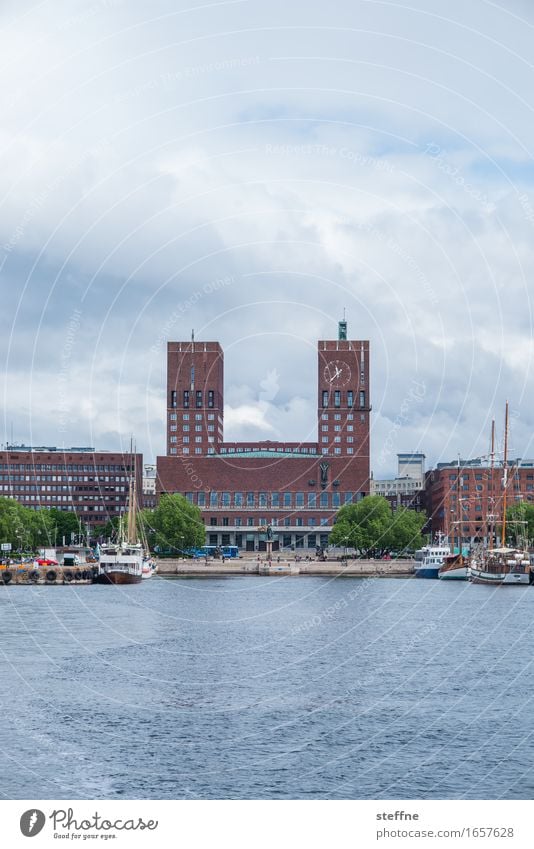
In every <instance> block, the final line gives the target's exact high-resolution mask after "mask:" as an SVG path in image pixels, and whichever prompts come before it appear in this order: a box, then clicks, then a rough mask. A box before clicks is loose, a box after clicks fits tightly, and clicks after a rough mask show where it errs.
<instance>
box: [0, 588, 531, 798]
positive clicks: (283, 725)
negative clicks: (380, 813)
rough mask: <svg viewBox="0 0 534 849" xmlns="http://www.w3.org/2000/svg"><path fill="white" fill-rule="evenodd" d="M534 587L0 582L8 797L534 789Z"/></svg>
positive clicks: (3, 767)
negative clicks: (26, 584) (0, 584)
mask: <svg viewBox="0 0 534 849" xmlns="http://www.w3.org/2000/svg"><path fill="white" fill-rule="evenodd" d="M533 618H534V588H529V587H511V588H491V587H485V586H474V585H471V584H469V583H462V582H460V583H456V582H451V583H448V582H443V581H415V580H412V579H388V578H381V579H357V578H347V579H339V578H338V579H336V580H332V579H328V578H306V579H294V578H290V577H283V578H274V577H271V578H263V577H256V576H251V577H234V578H213V579H201V578H195V579H163V578H154V579H152V580H151V581H146V582H143V584H142V585H134V586H124V587H104V586H79V587H73V586H65V587H46V586H36V587H1V588H0V622H1V634H2V638H1V643H0V648H1V651H0V660H1V669H0V697H1V705H2V722H1V723H0V792H1V794H2V796H3V797H4V798H9V799H22V798H23V799H38V798H42V799H79V798H90V799H93V798H97V799H116V798H134V799H135V798H141V799H145V798H151V799H184V798H185V799H197V798H224V799H228V798H240V799H246V798H276V799H288V798H300V799H308V798H314V799H343V798H360V799H365V798H429V799H430V798H432V799H433V798H481V799H491V798H505V799H513V798H517V799H530V798H532V795H533V793H534V731H533V723H532V719H531V717H532V709H533V698H534V669H533V647H532V637H531V635H532V622H533Z"/></svg>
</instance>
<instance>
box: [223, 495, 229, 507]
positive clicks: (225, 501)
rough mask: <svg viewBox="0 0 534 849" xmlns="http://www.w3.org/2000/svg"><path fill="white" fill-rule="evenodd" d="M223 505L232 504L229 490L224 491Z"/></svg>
mask: <svg viewBox="0 0 534 849" xmlns="http://www.w3.org/2000/svg"><path fill="white" fill-rule="evenodd" d="M222 506H223V507H229V506H230V493H229V492H223V494H222Z"/></svg>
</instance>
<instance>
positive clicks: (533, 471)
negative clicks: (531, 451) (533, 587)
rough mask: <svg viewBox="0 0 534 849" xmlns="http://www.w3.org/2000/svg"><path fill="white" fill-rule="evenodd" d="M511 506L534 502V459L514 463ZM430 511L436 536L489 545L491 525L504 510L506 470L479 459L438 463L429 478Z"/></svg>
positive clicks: (509, 494)
mask: <svg viewBox="0 0 534 849" xmlns="http://www.w3.org/2000/svg"><path fill="white" fill-rule="evenodd" d="M507 478H508V485H507V496H506V497H507V504H508V506H511V505H512V504H518V503H529V502H534V460H516V461H510V462H509V465H508V475H507ZM425 488H426V496H427V509H428V514H429V516H430V519H431V528H432V533H433V534H435V533H437V532H438V531H441V532H442V533H444V534H446V535H449V537H450V538H451V539H452V537H453V536H454V537H455V538H457V537H458V528H460V536H461V537H462V541H463V542H464V543H474V542H484V543H487V541H488V535H489V533H490V531H489V529H490V527H491V525H492V524H493V525H495V524H498V523H499V522H500V521H501V518H502V510H503V496H504V486H503V469H502V468H500V467H494V468H493V469H492V468H491V466H489V465H488V464H487V462H485V461H483V460H480V459H476V460H460V464H459V467H458V461H456V462H453V463H438V465H437V467H436V469H434V470H433V471H431V472H428V473H427V475H426V484H425Z"/></svg>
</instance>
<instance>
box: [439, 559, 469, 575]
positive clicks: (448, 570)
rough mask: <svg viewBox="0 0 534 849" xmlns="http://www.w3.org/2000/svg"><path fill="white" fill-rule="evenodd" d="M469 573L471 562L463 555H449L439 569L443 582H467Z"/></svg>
mask: <svg viewBox="0 0 534 849" xmlns="http://www.w3.org/2000/svg"><path fill="white" fill-rule="evenodd" d="M469 571H470V567H469V561H468V560H466V558H465V557H464V555H463V554H462V553H460V554H447V556H446V557H445V558H444V560H443V563H442V565H441V566H440V567H439V569H438V578H439V579H440V580H441V581H467V580H468V579H469Z"/></svg>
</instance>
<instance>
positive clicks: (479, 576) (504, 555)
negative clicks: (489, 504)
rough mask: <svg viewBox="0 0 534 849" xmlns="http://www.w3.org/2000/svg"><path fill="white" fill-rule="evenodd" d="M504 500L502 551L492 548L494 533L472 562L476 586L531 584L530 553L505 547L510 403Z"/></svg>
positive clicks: (505, 427)
mask: <svg viewBox="0 0 534 849" xmlns="http://www.w3.org/2000/svg"><path fill="white" fill-rule="evenodd" d="M502 481H503V497H502V533H501V547H500V548H494V547H493V532H491V533H490V540H489V546H488V548H487V549H481V550H480V551H479V552H478V553H477V554H476V555H474V556H473V558H472V560H471V565H470V570H471V580H472V581H473V583H475V584H493V585H494V586H498V585H505V584H506V585H509V584H523V585H525V584H528V583H529V581H530V557H529V554H528V551H523V550H521V549H518V548H507V547H506V506H507V494H508V401H507V402H506V415H505V425H504V458H503V479H502Z"/></svg>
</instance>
